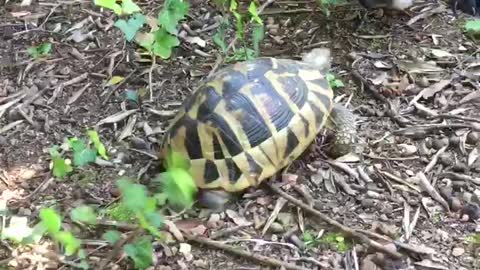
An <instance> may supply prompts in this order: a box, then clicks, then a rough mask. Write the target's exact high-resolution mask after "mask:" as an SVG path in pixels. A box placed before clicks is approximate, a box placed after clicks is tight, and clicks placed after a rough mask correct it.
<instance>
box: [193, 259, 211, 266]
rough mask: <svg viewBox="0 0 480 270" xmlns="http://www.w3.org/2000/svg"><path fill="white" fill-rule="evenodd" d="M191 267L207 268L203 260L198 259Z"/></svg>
mask: <svg viewBox="0 0 480 270" xmlns="http://www.w3.org/2000/svg"><path fill="white" fill-rule="evenodd" d="M193 265H195V267H199V268H208V264H207V263H206V262H205V261H204V260H200V259H198V260H195V261H193Z"/></svg>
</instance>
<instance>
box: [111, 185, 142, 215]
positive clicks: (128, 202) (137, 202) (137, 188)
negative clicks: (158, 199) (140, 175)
mask: <svg viewBox="0 0 480 270" xmlns="http://www.w3.org/2000/svg"><path fill="white" fill-rule="evenodd" d="M117 186H118V188H119V189H120V192H121V193H122V202H123V204H124V205H125V207H126V208H127V209H128V210H130V211H133V212H134V213H141V212H143V211H144V209H145V208H146V206H147V203H148V197H147V192H146V190H145V186H143V185H139V184H133V183H131V182H130V181H129V180H127V179H126V178H122V179H120V180H118V181H117Z"/></svg>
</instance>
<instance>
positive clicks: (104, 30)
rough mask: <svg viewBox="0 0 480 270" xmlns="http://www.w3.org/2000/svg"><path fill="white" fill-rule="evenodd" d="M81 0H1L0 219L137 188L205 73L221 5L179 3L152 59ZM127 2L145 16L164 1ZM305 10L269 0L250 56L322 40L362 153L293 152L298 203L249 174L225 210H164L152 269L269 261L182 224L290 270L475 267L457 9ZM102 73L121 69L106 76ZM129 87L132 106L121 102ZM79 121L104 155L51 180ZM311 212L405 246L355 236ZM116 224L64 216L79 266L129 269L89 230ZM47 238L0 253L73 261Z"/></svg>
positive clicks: (467, 60) (435, 5)
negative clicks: (169, 36) (183, 8)
mask: <svg viewBox="0 0 480 270" xmlns="http://www.w3.org/2000/svg"><path fill="white" fill-rule="evenodd" d="M24 2H25V1H24ZM92 2H93V1H72V2H68V1H33V3H31V4H30V5H26V6H21V5H20V3H19V1H9V2H8V3H7V4H6V6H5V8H1V9H0V40H1V42H0V180H1V181H0V194H1V195H0V201H1V202H2V205H6V207H7V208H8V214H6V212H4V209H2V213H3V214H2V221H3V223H2V224H3V227H2V229H4V228H5V226H6V225H8V223H9V222H10V217H11V216H12V215H16V216H23V217H27V218H28V221H29V224H35V223H36V222H38V217H39V210H40V209H41V208H44V207H50V206H55V207H56V208H57V209H59V210H61V211H62V213H67V212H68V211H70V210H71V209H72V208H74V207H76V206H78V205H80V204H82V203H86V204H89V205H95V206H96V207H99V208H102V207H103V208H107V209H108V207H111V205H112V204H114V203H115V202H116V200H117V198H118V196H119V193H118V189H117V188H116V185H115V183H116V181H117V180H118V179H119V178H120V177H121V176H128V177H131V178H132V179H137V180H138V181H140V182H141V183H147V182H149V179H151V178H152V177H154V176H155V174H156V173H158V168H159V164H158V161H157V160H156V159H155V156H154V155H153V156H152V155H151V154H148V153H154V152H155V150H157V149H158V142H159V141H160V140H161V136H162V134H163V132H164V131H165V130H166V128H167V126H168V120H169V119H171V118H172V117H173V116H174V115H175V109H176V108H178V106H179V105H180V103H181V102H182V101H183V99H184V98H185V97H186V96H188V95H189V94H190V93H191V91H192V90H193V89H195V88H196V87H198V86H199V84H200V83H201V81H202V80H203V79H204V78H205V77H206V76H207V75H208V74H209V73H210V72H211V70H212V69H214V68H218V64H217V59H220V58H218V56H220V55H221V53H220V52H219V49H218V48H217V47H216V46H215V44H214V43H213V42H212V36H213V35H214V34H215V33H216V31H217V29H216V28H217V27H216V25H218V24H217V20H218V15H219V13H218V11H217V9H216V8H215V7H214V6H213V4H211V3H209V1H198V0H195V1H191V9H190V13H189V16H188V18H187V19H186V20H185V21H184V23H183V26H182V28H181V31H184V32H185V34H186V36H187V37H191V39H188V40H189V41H190V43H189V42H187V41H182V42H181V45H180V46H179V47H178V48H176V49H175V50H174V52H173V55H172V56H171V58H170V60H168V61H162V60H157V62H156V65H155V66H154V68H153V69H151V66H152V65H151V63H150V62H148V61H144V60H145V58H144V57H140V55H139V54H138V47H136V46H134V45H133V44H131V43H128V42H126V41H125V39H124V38H123V34H122V33H121V32H120V30H119V29H117V28H116V27H113V21H114V19H115V16H114V15H113V14H112V13H110V12H107V11H102V10H100V9H99V8H98V7H96V6H94V5H93V4H92ZM139 3H140V5H141V6H142V8H143V9H144V10H152V14H156V13H153V12H156V11H155V10H157V9H158V8H159V7H160V6H161V5H160V3H155V2H154V1H139ZM315 9H316V5H315V1H308V0H306V1H286V0H281V1H273V3H272V4H270V5H269V6H267V7H266V8H265V10H264V12H263V13H262V14H261V17H262V19H263V20H264V22H265V25H266V29H267V33H266V35H265V40H264V41H263V42H262V43H261V48H260V49H261V53H260V55H261V56H271V57H277V58H297V59H298V58H299V57H301V55H302V54H303V53H305V52H308V51H309V50H311V49H312V48H316V47H329V48H331V50H332V53H333V65H332V70H331V72H332V73H333V74H335V75H336V76H337V78H338V79H339V80H341V81H342V82H343V84H344V86H343V87H338V88H336V89H335V94H336V96H338V97H340V98H341V99H339V102H341V103H343V104H345V103H347V102H348V103H349V104H348V106H349V108H351V109H352V110H353V111H354V113H355V114H356V115H357V116H358V123H357V127H358V138H359V139H360V142H359V143H358V145H357V147H356V150H357V151H356V152H355V153H352V154H351V155H348V156H346V157H344V158H343V159H340V160H335V161H334V160H330V161H329V162H324V163H322V164H320V165H319V163H320V162H319V161H318V160H317V158H316V157H315V156H312V155H305V156H304V157H302V158H300V159H298V160H296V161H295V162H294V164H293V166H291V168H289V169H288V170H287V171H286V172H285V173H284V174H283V177H279V178H282V179H283V181H284V183H285V182H287V184H286V185H284V189H283V190H284V191H285V192H287V193H288V194H290V195H292V196H293V197H294V198H299V199H301V200H302V201H303V202H304V203H305V204H306V205H307V207H305V206H303V207H299V206H298V205H295V204H292V203H291V202H290V201H288V200H287V199H285V196H280V195H279V194H278V192H274V191H272V189H271V188H269V187H268V186H263V185H262V186H261V187H259V188H257V189H255V190H250V191H249V192H247V193H246V194H245V195H243V197H242V198H241V199H240V200H238V201H237V202H236V203H235V205H232V206H231V208H230V209H229V210H227V211H224V212H221V213H210V212H208V211H206V210H204V209H199V208H193V209H191V210H188V211H185V212H181V213H175V212H173V210H171V209H166V210H165V213H166V214H165V215H166V216H165V219H168V220H170V221H172V222H171V223H169V226H168V228H169V230H168V231H166V232H165V234H166V235H167V237H166V240H165V241H163V242H159V243H156V244H155V245H154V247H155V259H154V261H155V263H156V267H155V268H154V269H222V268H223V269H227V268H228V269H280V268H278V267H277V268H275V267H272V266H271V268H268V267H269V266H268V265H269V263H267V262H263V263H262V262H259V261H255V260H253V259H252V258H248V257H242V256H235V255H232V254H231V253H230V252H227V251H226V250H224V249H222V248H213V247H212V246H210V245H200V244H199V243H197V242H195V241H188V239H185V237H182V232H183V231H186V230H190V231H194V232H196V233H198V234H201V235H202V236H204V238H203V239H210V240H212V241H213V240H215V241H218V243H222V244H228V245H231V246H235V247H239V248H241V249H243V250H245V251H247V252H250V253H251V254H254V255H255V256H259V255H263V256H266V257H269V258H272V259H276V260H278V261H280V262H282V263H285V264H287V263H288V264H295V265H296V266H297V267H298V268H290V269H363V270H370V269H480V248H479V246H480V226H479V225H478V219H479V218H480V205H479V202H480V158H478V156H479V154H480V151H479V150H480V108H479V105H480V95H479V93H480V85H479V84H478V78H479V77H478V74H477V69H478V67H479V64H478V63H479V62H478V56H479V47H478V46H477V45H476V44H475V42H474V41H472V40H470V39H469V38H468V37H467V36H466V35H464V33H463V24H464V23H465V21H466V20H467V19H468V18H467V17H466V15H465V14H463V13H460V14H459V17H458V18H457V17H455V16H454V15H453V13H452V11H451V10H450V8H449V7H448V6H446V4H445V3H443V2H434V1H427V2H420V1H418V2H416V3H415V5H414V6H413V7H412V8H411V10H410V16H407V15H406V14H402V13H400V14H396V13H389V12H388V11H385V14H383V15H382V14H379V12H377V11H375V12H370V13H369V15H368V16H367V17H366V21H365V22H364V23H363V24H360V22H361V20H362V16H363V14H364V13H365V12H366V10H365V9H363V8H362V7H361V6H359V5H358V4H357V2H354V3H348V4H343V5H339V6H335V7H331V8H330V12H331V14H330V16H325V15H324V13H322V12H321V11H319V10H315ZM193 37H195V38H193ZM42 42H48V43H50V44H52V50H51V54H50V55H49V56H48V57H47V58H46V59H42V60H34V59H33V58H32V57H31V56H30V55H29V53H28V52H27V50H28V48H30V47H32V46H37V45H39V44H40V43H42ZM224 65H226V63H222V64H220V67H221V66H224ZM112 76H122V77H124V78H125V81H124V82H123V83H121V84H116V85H113V86H109V85H107V82H108V81H109V80H110V79H111V78H112ZM149 76H151V82H149V81H150V80H149ZM150 87H151V89H152V96H151V97H152V99H150V93H149V89H150ZM132 91H133V92H136V93H140V94H139V96H140V99H141V102H140V103H138V104H133V105H132V104H130V103H129V101H128V100H126V99H125V93H129V92H130V93H131V92H132ZM112 93H113V94H112ZM132 108H134V109H137V110H136V111H134V112H133V113H131V114H128V115H125V114H124V115H123V116H122V117H117V118H116V119H115V121H113V122H114V123H107V124H103V125H97V124H98V123H99V122H100V121H101V120H102V119H105V118H107V117H109V116H112V115H115V114H117V113H119V112H122V111H127V110H130V109H132ZM92 128H96V130H97V132H98V134H99V135H100V139H101V141H102V142H103V143H104V144H105V146H106V148H107V153H108V155H109V156H110V158H111V159H110V160H109V161H108V162H104V163H98V164H93V165H89V166H85V167H83V168H81V169H79V170H76V171H75V172H74V173H72V174H70V175H69V176H68V177H66V178H65V179H63V180H57V179H54V177H53V176H52V173H51V170H50V167H49V166H50V162H51V157H50V155H49V152H48V149H49V148H51V147H52V146H54V145H60V144H62V143H63V142H64V140H65V139H67V138H72V137H77V138H86V136H87V135H86V130H87V129H92ZM273 182H275V183H277V184H278V183H280V182H282V180H281V179H277V180H276V181H273ZM307 208H310V210H308V209H307ZM313 208H314V209H316V210H317V211H318V212H320V213H323V214H324V215H326V216H328V217H329V218H331V219H333V220H335V221H337V222H339V223H341V224H343V225H345V226H346V227H347V228H350V229H352V230H354V231H355V232H356V233H357V234H361V235H363V236H364V237H368V238H370V239H371V240H374V241H376V242H378V243H380V245H381V246H385V247H387V249H388V250H390V251H392V250H397V251H399V252H401V253H402V254H404V257H403V258H402V259H399V260H394V259H392V258H391V257H389V256H386V255H385V253H382V252H379V251H378V250H375V249H373V248H372V246H368V245H365V244H362V243H361V242H359V241H353V242H352V239H351V238H349V237H343V236H342V234H341V233H340V232H339V231H338V230H335V228H333V227H332V226H331V225H328V224H327V223H325V220H323V221H322V220H319V218H318V217H315V215H312V212H311V209H313ZM270 221H272V222H270ZM124 223H125V222H124ZM124 223H122V222H120V223H119V224H124ZM124 225H125V224H124ZM127 225H128V224H127ZM127 225H125V226H123V225H115V224H111V223H110V224H106V223H104V224H102V226H98V227H95V229H92V228H90V227H84V226H79V225H78V224H77V223H75V222H71V220H69V218H68V217H65V219H64V221H63V226H64V227H65V228H68V229H71V230H72V231H73V232H74V233H75V235H76V236H77V237H79V238H81V239H82V240H84V248H85V250H86V251H87V254H88V259H87V260H88V262H89V263H90V265H91V266H92V268H91V269H99V268H98V265H96V264H97V263H100V262H105V261H106V262H108V263H109V265H108V268H110V267H111V268H112V269H133V268H132V267H133V263H132V261H131V260H130V259H128V258H127V257H126V256H125V254H124V253H123V252H119V251H118V250H117V251H116V252H115V249H112V247H111V246H110V245H108V243H107V242H106V241H105V240H104V239H103V238H102V234H103V233H104V232H105V231H106V230H108V229H109V228H111V227H114V228H115V227H116V226H117V227H119V228H121V229H123V231H124V233H126V234H128V233H129V231H128V226H127ZM122 226H123V227H122ZM182 238H183V240H184V241H182ZM47 240H48V239H44V240H42V241H40V243H38V244H37V246H36V247H32V246H30V247H23V246H17V245H15V244H13V243H12V242H10V241H7V240H2V241H1V243H0V246H1V249H0V250H1V252H0V261H1V262H2V264H3V265H4V266H5V267H6V266H7V265H8V268H12V269H71V268H72V267H73V266H72V265H73V263H75V262H77V261H75V258H70V257H58V256H54V255H52V254H53V253H55V254H61V251H58V246H55V245H53V244H52V243H51V242H50V241H47ZM59 252H60V253H59ZM112 256H113V257H112ZM270 265H271V263H270ZM284 267H285V268H287V269H288V268H289V267H288V266H284ZM152 269H153V268H152Z"/></svg>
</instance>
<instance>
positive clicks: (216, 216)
mask: <svg viewBox="0 0 480 270" xmlns="http://www.w3.org/2000/svg"><path fill="white" fill-rule="evenodd" d="M219 220H220V215H219V214H217V213H213V214H211V215H210V218H209V219H208V222H212V223H217V222H218V221H219Z"/></svg>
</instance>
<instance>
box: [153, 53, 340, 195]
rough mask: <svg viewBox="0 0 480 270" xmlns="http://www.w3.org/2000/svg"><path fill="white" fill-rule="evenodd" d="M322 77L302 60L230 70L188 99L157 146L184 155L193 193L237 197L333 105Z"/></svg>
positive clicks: (299, 146)
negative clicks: (212, 191) (214, 191)
mask: <svg viewBox="0 0 480 270" xmlns="http://www.w3.org/2000/svg"><path fill="white" fill-rule="evenodd" d="M332 99H333V91H332V89H331V88H330V87H329V84H328V81H327V79H326V77H325V74H324V73H322V72H321V71H320V70H318V69H317V68H316V67H314V66H311V65H309V64H308V63H305V62H300V61H295V60H288V59H276V58H257V59H255V60H250V61H245V62H239V63H236V64H233V65H230V66H228V67H226V68H224V69H222V70H220V71H219V72H217V73H216V74H215V76H214V77H213V78H211V79H210V80H208V81H207V82H205V83H204V84H202V86H201V87H199V88H198V89H197V90H196V91H194V93H193V94H192V95H191V96H190V97H189V98H187V99H186V100H185V101H184V103H183V104H182V106H181V107H180V110H179V112H178V115H177V116H176V117H175V118H174V119H173V121H172V123H171V125H170V127H169V129H168V130H167V132H166V134H165V135H164V139H163V142H162V149H163V151H164V153H165V152H170V151H172V152H174V153H177V154H181V155H183V157H184V158H186V159H187V160H188V162H189V163H190V164H189V165H190V168H189V172H190V173H191V175H192V177H193V178H194V179H195V181H196V185H197V186H198V187H199V188H200V189H223V190H225V191H227V192H238V191H242V190H244V189H245V188H248V187H251V186H256V185H258V184H259V183H260V182H261V181H262V180H264V179H266V178H268V177H270V176H272V175H274V174H275V173H277V172H278V171H279V170H281V169H282V168H284V167H285V166H287V165H288V164H289V163H290V162H291V161H293V160H294V159H296V158H298V157H299V156H300V155H301V154H302V152H303V151H304V150H305V149H306V148H307V147H308V146H309V145H310V143H311V142H312V141H313V140H314V139H315V137H316V135H317V134H318V133H319V132H320V130H321V129H322V128H323V127H324V125H325V123H326V121H327V119H328V116H329V113H330V111H331V110H332V108H333V100H332Z"/></svg>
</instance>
